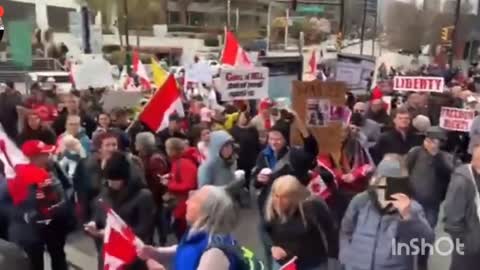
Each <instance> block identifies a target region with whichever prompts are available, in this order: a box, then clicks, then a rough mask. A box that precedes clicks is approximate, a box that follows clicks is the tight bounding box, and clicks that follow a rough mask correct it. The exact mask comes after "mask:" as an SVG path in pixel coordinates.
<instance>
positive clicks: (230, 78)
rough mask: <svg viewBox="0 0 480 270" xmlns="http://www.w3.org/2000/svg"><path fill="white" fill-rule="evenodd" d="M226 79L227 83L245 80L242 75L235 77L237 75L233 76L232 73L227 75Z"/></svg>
mask: <svg viewBox="0 0 480 270" xmlns="http://www.w3.org/2000/svg"><path fill="white" fill-rule="evenodd" d="M225 78H226V79H227V81H241V80H243V77H242V75H235V74H232V73H230V72H229V73H227V74H225Z"/></svg>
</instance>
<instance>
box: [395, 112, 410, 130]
mask: <svg viewBox="0 0 480 270" xmlns="http://www.w3.org/2000/svg"><path fill="white" fill-rule="evenodd" d="M393 123H394V124H395V127H396V128H397V129H401V130H406V129H408V127H409V126H410V114H408V113H398V114H397V115H396V116H395V118H394V119H393Z"/></svg>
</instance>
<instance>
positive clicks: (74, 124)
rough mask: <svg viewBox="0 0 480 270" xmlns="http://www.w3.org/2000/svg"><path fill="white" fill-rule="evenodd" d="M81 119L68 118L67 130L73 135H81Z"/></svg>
mask: <svg viewBox="0 0 480 270" xmlns="http://www.w3.org/2000/svg"><path fill="white" fill-rule="evenodd" d="M81 127H82V126H81V123H80V117H68V118H67V126H66V130H67V132H68V133H70V134H71V135H74V136H75V135H78V133H80V128H81Z"/></svg>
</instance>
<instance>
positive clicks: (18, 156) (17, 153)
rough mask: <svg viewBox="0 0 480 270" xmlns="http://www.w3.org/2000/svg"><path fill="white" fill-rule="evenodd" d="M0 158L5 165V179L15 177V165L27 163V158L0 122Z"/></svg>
mask: <svg viewBox="0 0 480 270" xmlns="http://www.w3.org/2000/svg"><path fill="white" fill-rule="evenodd" d="M0 160H1V161H2V163H3V165H4V167H5V169H4V170H5V176H6V177H7V179H12V178H14V177H15V167H16V166H17V165H20V164H27V163H29V160H28V158H27V157H26V156H25V155H24V154H23V153H22V151H21V150H20V149H19V148H18V147H17V145H16V144H15V143H14V142H13V141H12V140H11V139H10V138H9V137H8V135H7V134H6V133H5V130H4V129H3V127H2V125H1V124H0Z"/></svg>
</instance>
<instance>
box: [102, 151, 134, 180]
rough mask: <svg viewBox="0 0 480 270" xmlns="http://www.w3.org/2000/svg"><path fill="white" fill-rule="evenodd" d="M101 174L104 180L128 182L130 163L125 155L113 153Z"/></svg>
mask: <svg viewBox="0 0 480 270" xmlns="http://www.w3.org/2000/svg"><path fill="white" fill-rule="evenodd" d="M103 174H104V176H105V178H106V179H111V180H124V181H128V179H129V178H130V163H129V162H128V158H127V156H126V155H125V154H123V153H121V152H115V153H113V154H112V156H111V157H110V158H109V159H108V160H107V163H106V164H105V168H104V169H103Z"/></svg>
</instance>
